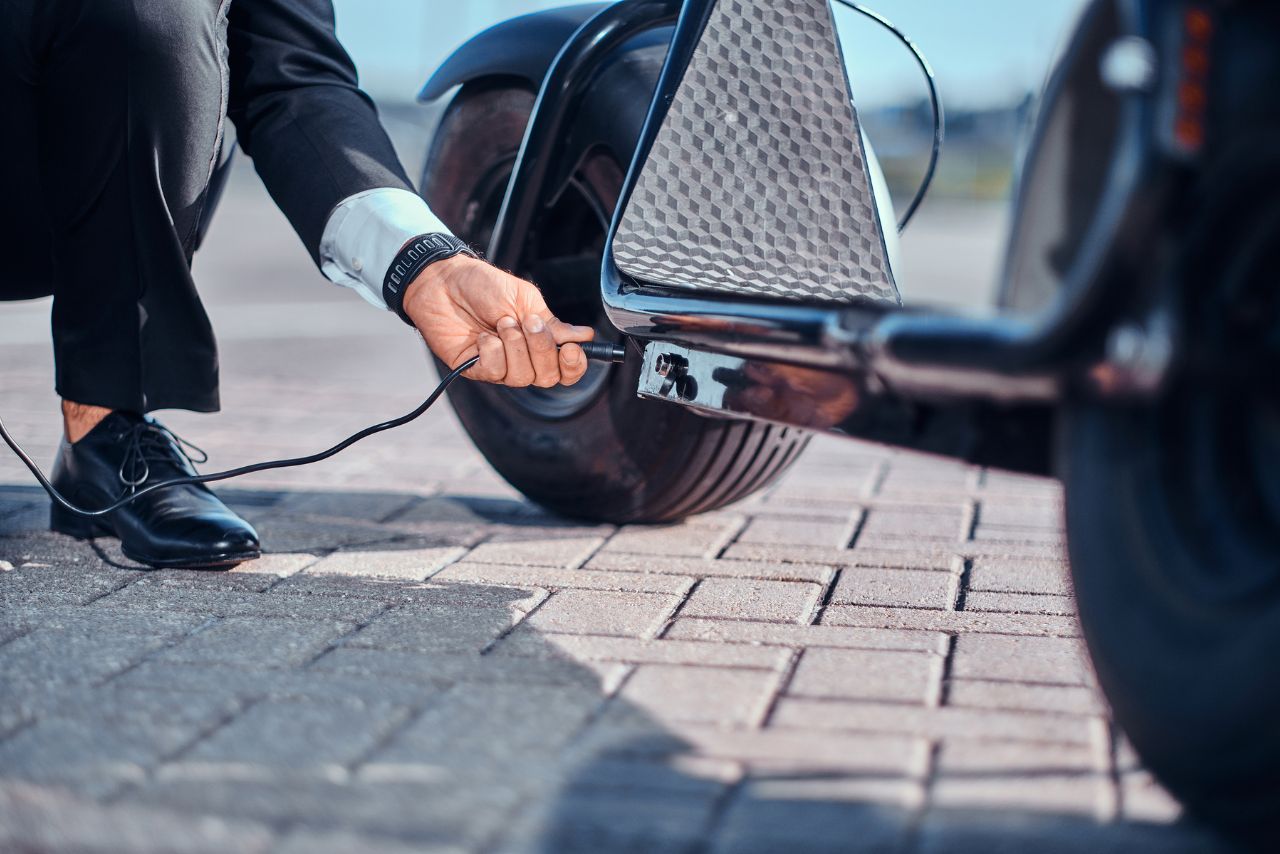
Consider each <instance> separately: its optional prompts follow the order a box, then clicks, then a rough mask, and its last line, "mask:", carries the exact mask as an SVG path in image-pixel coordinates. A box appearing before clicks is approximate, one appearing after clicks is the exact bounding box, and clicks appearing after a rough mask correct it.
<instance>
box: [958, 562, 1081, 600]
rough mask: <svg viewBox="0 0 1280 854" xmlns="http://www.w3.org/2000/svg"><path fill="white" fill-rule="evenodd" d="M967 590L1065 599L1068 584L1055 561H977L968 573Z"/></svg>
mask: <svg viewBox="0 0 1280 854" xmlns="http://www.w3.org/2000/svg"><path fill="white" fill-rule="evenodd" d="M969 589H970V590H971V591H974V590H980V591H990V592H992V593H1023V594H1038V595H1047V596H1069V595H1071V582H1070V579H1069V577H1068V571H1067V567H1066V566H1063V565H1061V564H1059V563H1056V562H1048V563H1033V562H1028V563H1003V562H987V561H981V560H977V561H974V564H973V567H972V569H970V570H969Z"/></svg>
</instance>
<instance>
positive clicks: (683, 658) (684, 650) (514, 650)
mask: <svg viewBox="0 0 1280 854" xmlns="http://www.w3.org/2000/svg"><path fill="white" fill-rule="evenodd" d="M493 654H494V655H495V656H517V657H526V658H563V659H567V660H570V661H621V662H626V663H629V664H682V665H688V666H690V667H746V668H753V669H759V670H780V669H781V668H782V667H783V666H784V665H785V664H786V663H787V661H788V660H789V659H790V657H791V656H790V653H789V651H787V650H785V649H779V648H777V647H764V646H748V645H745V644H717V643H700V642H697V641H680V640H665V639H664V640H638V639H634V638H615V637H601V636H598V635H557V634H548V633H546V632H538V631H532V630H521V629H517V630H516V631H514V632H512V633H511V634H510V635H508V636H507V637H505V638H503V640H502V641H501V642H500V643H499V644H498V645H497V646H496V647H495V648H494V650H493Z"/></svg>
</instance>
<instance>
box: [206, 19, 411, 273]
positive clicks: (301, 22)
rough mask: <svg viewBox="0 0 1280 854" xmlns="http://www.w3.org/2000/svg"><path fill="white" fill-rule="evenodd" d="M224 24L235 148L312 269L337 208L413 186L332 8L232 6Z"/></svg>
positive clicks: (229, 111) (229, 107) (229, 108)
mask: <svg viewBox="0 0 1280 854" xmlns="http://www.w3.org/2000/svg"><path fill="white" fill-rule="evenodd" d="M228 25H229V26H228V33H227V43H228V45H229V49H230V66H231V81H230V93H229V105H228V113H229V115H230V117H231V120H232V121H233V122H235V125H236V132H237V134H238V136H239V140H240V145H241V146H242V147H243V148H244V150H245V151H246V152H248V154H249V156H250V157H252V158H253V161H254V165H255V166H256V168H257V170H258V174H259V175H261V176H262V180H263V183H265V184H266V185H267V190H268V191H269V192H270V193H271V197H272V198H273V199H274V200H275V202H276V204H277V205H279V206H280V209H281V210H282V211H284V213H285V215H286V216H287V217H288V218H289V221H290V222H291V223H292V224H293V227H294V229H295V230H296V231H297V232H298V236H300V237H301V238H302V242H303V243H304V244H306V247H307V249H308V251H310V253H311V256H312V258H313V259H315V260H316V261H317V263H318V261H319V257H318V256H319V248H320V238H321V235H322V234H323V232H324V226H325V223H326V222H327V221H328V217H329V214H330V213H331V212H332V211H333V209H334V208H335V207H336V206H337V205H338V204H339V203H340V202H342V200H343V199H346V198H347V197H349V196H352V195H354V194H355V193H359V192H361V191H363V190H370V189H374V188H378V187H398V188H402V189H409V190H411V189H413V187H412V185H411V184H410V182H409V179H408V177H407V176H406V175H405V172H404V167H403V166H401V164H400V161H399V159H398V158H397V157H396V153H395V150H394V149H393V148H392V146H391V141H390V140H389V139H388V138H387V134H386V131H384V130H383V128H382V125H381V124H380V123H379V121H378V113H377V110H376V109H375V108H374V105H373V102H372V101H371V100H370V99H369V96H368V95H366V94H365V93H364V92H362V91H361V90H360V88H359V85H358V84H357V81H356V70H355V66H354V65H353V64H352V62H351V57H350V56H348V55H347V52H346V50H345V49H343V47H342V45H341V44H339V42H338V37H337V35H336V33H335V32H334V13H333V3H332V0H234V2H233V3H231V7H230V12H229V16H228Z"/></svg>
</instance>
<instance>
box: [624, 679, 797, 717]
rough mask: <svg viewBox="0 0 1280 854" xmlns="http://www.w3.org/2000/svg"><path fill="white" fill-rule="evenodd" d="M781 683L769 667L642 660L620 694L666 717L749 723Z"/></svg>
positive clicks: (652, 713) (644, 710)
mask: <svg viewBox="0 0 1280 854" xmlns="http://www.w3.org/2000/svg"><path fill="white" fill-rule="evenodd" d="M778 684H779V675H778V674H776V673H770V672H766V671H752V670H730V669H712V668H696V669H695V668H686V667H674V666H670V665H662V664H643V665H641V666H640V667H638V668H636V672H635V673H634V674H632V676H631V678H630V679H628V680H627V682H626V684H625V685H624V686H623V688H622V693H621V695H620V696H621V699H622V700H623V701H625V702H627V703H629V704H631V705H632V706H633V707H635V708H636V709H639V710H641V711H643V712H646V713H648V714H650V715H652V716H653V717H654V718H655V719H656V720H660V721H664V722H665V721H687V722H692V723H707V724H718V725H730V726H734V725H736V726H744V725H748V724H751V723H754V722H756V721H757V720H758V719H759V718H760V716H761V715H763V714H764V711H765V709H766V707H767V704H768V702H769V700H770V698H771V697H772V696H773V693H774V691H775V690H777V687H778Z"/></svg>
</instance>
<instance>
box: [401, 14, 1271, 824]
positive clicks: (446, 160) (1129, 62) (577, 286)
mask: <svg viewBox="0 0 1280 854" xmlns="http://www.w3.org/2000/svg"><path fill="white" fill-rule="evenodd" d="M837 2H839V0H837ZM952 13H953V12H952V11H951V10H948V9H944V10H942V11H940V12H939V14H952ZM954 14H962V13H961V12H959V11H956V12H954ZM843 69H844V66H843V62H842V55H841V48H840V45H839V38H838V35H837V33H836V31H835V28H834V25H833V18H832V10H831V6H830V4H829V2H828V0H623V2H619V3H616V4H612V5H610V4H590V5H585V6H574V7H568V8H564V9H558V10H553V11H549V12H545V13H541V14H536V15H531V16H525V17H523V18H519V19H515V20H512V21H509V22H507V23H505V24H501V25H499V26H497V27H495V28H493V29H491V30H489V31H487V32H486V33H483V34H481V35H480V36H478V37H476V38H475V39H474V40H473V41H471V42H470V43H468V44H467V45H465V46H464V47H462V48H461V49H460V50H459V51H458V52H457V53H456V54H455V55H454V56H453V57H452V58H450V59H449V60H448V61H447V62H446V63H445V65H444V66H443V67H441V68H440V69H439V71H438V72H437V73H436V74H435V75H434V76H433V77H432V78H431V79H430V80H429V81H428V82H427V84H426V86H425V88H424V89H423V91H422V95H421V97H422V99H423V100H436V99H440V98H443V97H445V96H446V95H448V96H451V100H450V101H449V104H448V107H447V109H446V111H445V113H444V117H443V119H442V121H441V124H440V126H439V129H438V131H437V133H436V135H435V137H434V142H433V143H432V147H431V150H430V154H429V158H428V162H427V165H426V169H425V173H424V175H423V180H422V187H423V191H424V195H425V196H426V198H427V200H428V202H429V203H430V204H431V206H432V207H433V209H434V210H435V211H436V212H437V213H438V214H440V215H441V216H442V217H443V218H444V220H445V221H446V222H447V223H448V224H449V225H450V227H451V228H452V229H454V231H455V232H456V233H457V234H458V235H459V236H461V237H463V238H464V239H466V240H468V241H469V242H471V243H472V244H473V245H474V246H476V247H478V248H480V249H487V254H488V257H489V259H490V260H491V261H493V262H494V263H496V264H498V265H499V266H502V267H504V268H507V269H510V270H513V271H515V272H517V273H518V274H520V275H523V276H527V277H529V278H531V279H532V280H534V281H535V282H537V283H539V284H540V285H541V286H542V288H543V290H544V293H545V296H546V298H547V302H548V303H549V305H550V307H551V309H552V310H553V311H554V312H555V313H556V314H557V315H558V316H560V317H562V318H563V319H565V320H567V321H569V322H572V323H578V324H590V325H593V326H594V327H595V328H596V330H597V333H598V339H599V340H601V341H603V342H606V343H608V344H610V345H611V346H614V347H617V348H620V349H619V352H620V353H625V357H624V358H623V359H622V361H621V362H619V363H611V362H608V361H601V362H599V363H595V364H593V366H592V368H591V370H590V372H589V373H588V375H587V377H586V378H585V379H584V380H583V381H582V382H580V383H579V384H578V385H576V386H574V387H571V388H563V389H550V390H548V389H527V390H512V389H506V388H501V387H494V386H485V385H481V384H478V383H456V384H454V385H453V386H452V387H451V388H450V390H449V395H450V398H451V400H452V403H453V406H454V407H455V409H456V411H457V413H458V415H459V416H460V418H461V420H462V422H463V424H464V425H465V426H466V428H467V429H468V431H469V432H470V433H471V435H472V437H473V439H474V441H475V442H476V444H477V445H478V446H479V448H480V450H481V451H482V452H483V453H484V454H485V456H486V457H487V458H488V459H489V461H490V462H491V463H492V464H493V465H494V467H495V468H496V469H497V470H498V471H499V472H500V473H501V474H502V475H504V476H505V477H506V478H507V479H508V480H509V481H510V482H511V483H513V484H514V485H515V486H516V487H518V488H519V489H521V490H522V491H523V492H524V493H526V494H527V495H528V496H529V497H531V498H532V499H534V500H536V501H538V502H541V503H542V504H544V505H546V506H548V507H550V508H552V509H554V510H557V511H559V512H562V513H566V514H569V515H573V516H578V517H586V518H593V519H603V520H609V521H613V522H634V521H663V520H673V519H678V518H681V517H685V516H688V515H691V514H696V513H700V512H704V511H708V510H712V509H714V508H717V507H721V506H724V505H727V504H730V503H732V502H734V501H737V500H739V499H741V498H743V497H744V496H746V495H748V494H750V493H752V492H754V491H756V490H759V489H761V488H763V487H764V486H766V485H767V484H769V483H770V482H772V481H773V480H774V479H776V478H777V477H778V476H779V475H780V474H781V473H782V472H783V471H785V470H786V469H787V467H788V466H789V465H790V464H791V463H792V462H793V461H794V460H795V459H796V457H797V456H798V455H799V454H800V453H801V451H802V450H803V448H804V446H805V443H806V441H807V440H808V437H809V436H810V435H811V434H813V433H815V432H826V433H835V434H840V435H845V436H850V437H854V438H858V439H864V440H872V441H876V442H882V443H888V444H891V445H895V446H898V447H902V448H908V449H913V450H917V451H925V452H929V453H933V454H941V455H945V456H948V457H953V458H957V459H961V460H966V461H969V462H971V463H974V464H978V465H983V466H992V467H997V468H1002V469H1008V470H1012V471H1018V472H1028V473H1034V474H1038V475H1055V476H1058V477H1060V478H1061V479H1062V480H1063V481H1064V484H1065V492H1066V529H1067V533H1068V540H1069V553H1070V560H1071V565H1072V575H1073V581H1074V586H1075V592H1076V597H1077V602H1078V607H1079V611H1080V617H1081V621H1082V623H1083V628H1084V633H1085V636H1086V640H1087V642H1088V645H1089V648H1090V650H1091V653H1092V656H1093V659H1094V662H1095V665H1096V669H1097V672H1098V676H1099V679H1100V682H1101V684H1102V687H1103V688H1104V690H1105V692H1106V695H1107V697H1108V698H1109V700H1110V702H1111V704H1112V706H1113V709H1114V715H1115V719H1116V720H1117V722H1118V723H1119V725H1120V726H1121V727H1122V728H1123V730H1124V731H1125V733H1126V734H1127V735H1128V737H1129V738H1130V739H1131V741H1132V742H1133V744H1134V745H1135V746H1136V748H1137V750H1138V752H1139V753H1140V754H1141V756H1142V758H1143V760H1144V761H1145V762H1146V763H1147V765H1148V766H1149V767H1150V768H1151V769H1152V770H1153V771H1154V773H1155V774H1156V775H1157V776H1158V777H1159V779H1160V780H1161V781H1162V782H1163V783H1164V784H1165V785H1166V786H1167V787H1168V788H1169V789H1170V790H1171V791H1172V792H1174V793H1175V794H1176V795H1177V796H1178V797H1180V798H1181V799H1182V801H1183V802H1184V803H1185V804H1186V806H1187V807H1188V808H1189V809H1190V810H1191V811H1192V812H1193V813H1194V814H1196V815H1198V816H1200V817H1202V818H1204V819H1205V820H1207V821H1209V822H1211V823H1213V824H1214V825H1216V826H1217V827H1219V828H1221V829H1224V830H1226V831H1227V832H1229V833H1232V834H1234V835H1236V836H1237V837H1239V838H1242V839H1246V840H1249V841H1252V842H1266V841H1268V840H1271V841H1274V840H1275V838H1276V834H1277V832H1278V831H1280V726H1278V725H1277V723H1276V721H1277V720H1280V672H1278V671H1277V669H1276V668H1275V666H1274V665H1273V655H1274V651H1275V650H1276V649H1280V395H1278V394H1277V391H1278V390H1280V383H1277V382H1276V380H1275V379H1274V376H1273V374H1274V373H1275V371H1276V369H1277V368H1278V367H1280V360H1278V359H1277V357H1278V356H1280V287H1277V282H1276V276H1277V272H1276V271H1277V270H1280V97H1277V95H1276V92H1277V91H1278V86H1280V4H1275V3H1270V2H1263V0H1252V1H1251V0H1236V2H1225V0H1223V2H1212V0H1193V2H1177V1H1176V0H1095V2H1092V3H1090V4H1089V5H1088V7H1087V9H1086V11H1085V12H1084V14H1083V15H1082V17H1081V19H1080V21H1079V22H1078V25H1077V27H1076V29H1075V31H1074V33H1073V35H1072V36H1071V38H1070V40H1069V42H1068V45H1067V47H1066V49H1065V51H1064V52H1063V53H1062V55H1061V57H1060V59H1059V60H1058V62H1057V63H1056V65H1055V70H1054V71H1053V74H1052V76H1051V78H1050V81H1049V83H1048V85H1047V88H1046V90H1045V92H1044V95H1043V98H1042V99H1041V102H1040V103H1041V106H1040V109H1039V115H1038V118H1037V120H1036V123H1035V128H1034V135H1033V138H1032V141H1031V144H1030V147H1029V149H1028V152H1027V154H1026V156H1025V160H1024V162H1023V163H1022V165H1021V168H1020V176H1019V179H1018V190H1017V194H1016V205H1015V212H1014V218H1013V222H1014V225H1013V227H1012V232H1011V234H1010V235H1009V239H1008V246H1007V259H1006V263H1005V267H1004V272H1003V275H1002V278H1001V283H1000V299H999V308H1000V311H999V313H998V314H996V315H995V316H994V317H988V318H972V317H963V316H958V315H952V314H947V313H942V312H939V311H936V310H928V309H921V308H918V307H913V306H903V305H902V304H901V300H900V298H899V289H898V287H897V283H896V281H895V278H894V271H893V269H892V265H891V264H890V263H889V261H888V251H887V241H886V234H887V232H888V231H889V230H890V229H892V228H893V223H892V222H891V221H887V220H888V219H889V217H886V215H885V210H886V205H885V199H884V198H883V196H884V191H883V188H882V187H878V186H877V183H878V182H877V181H876V180H875V168H874V163H873V162H872V161H871V159H870V156H869V154H868V150H867V148H866V146H865V145H864V144H863V141H862V137H861V132H860V126H859V120H858V115H857V111H856V109H855V107H854V106H853V101H852V93H851V91H850V87H849V83H848V80H847V79H846V77H845V74H844V70H843ZM939 137H940V129H939ZM918 201H919V197H917V199H916V200H915V203H918ZM912 209H914V203H913V206H912Z"/></svg>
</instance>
